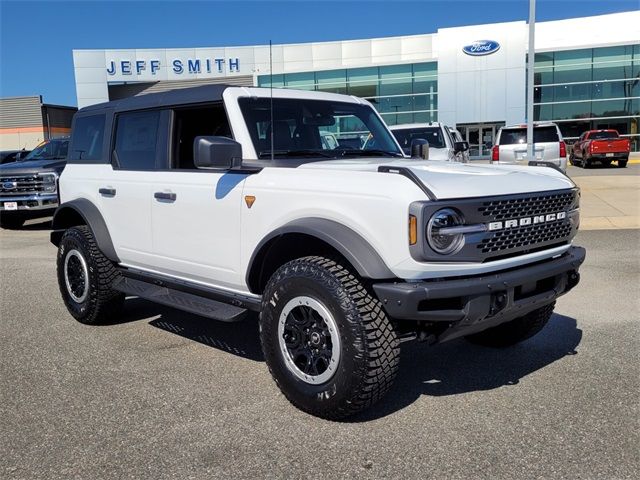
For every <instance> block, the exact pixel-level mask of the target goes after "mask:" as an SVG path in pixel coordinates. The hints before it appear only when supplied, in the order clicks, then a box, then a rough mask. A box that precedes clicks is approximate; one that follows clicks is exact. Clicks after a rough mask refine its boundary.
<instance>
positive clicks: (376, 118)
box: [225, 89, 404, 167]
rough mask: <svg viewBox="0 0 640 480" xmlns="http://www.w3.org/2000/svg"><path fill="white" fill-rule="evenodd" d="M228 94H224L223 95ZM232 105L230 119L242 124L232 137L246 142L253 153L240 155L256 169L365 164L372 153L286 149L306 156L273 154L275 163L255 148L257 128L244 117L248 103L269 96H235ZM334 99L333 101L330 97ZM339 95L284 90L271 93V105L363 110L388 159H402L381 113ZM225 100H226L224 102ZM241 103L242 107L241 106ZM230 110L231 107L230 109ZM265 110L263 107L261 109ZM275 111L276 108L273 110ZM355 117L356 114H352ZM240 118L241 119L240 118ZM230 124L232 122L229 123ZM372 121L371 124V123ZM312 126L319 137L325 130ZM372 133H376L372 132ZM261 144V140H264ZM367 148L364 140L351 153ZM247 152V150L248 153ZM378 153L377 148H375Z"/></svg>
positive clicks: (266, 98)
mask: <svg viewBox="0 0 640 480" xmlns="http://www.w3.org/2000/svg"><path fill="white" fill-rule="evenodd" d="M251 90H260V93H263V91H264V90H267V91H268V89H251ZM225 93H227V92H225ZM234 97H236V98H234V99H233V100H235V101H233V102H231V103H228V104H227V105H228V107H227V113H228V114H229V116H230V118H233V117H235V116H236V115H237V117H235V118H237V119H238V120H240V119H241V124H242V127H243V128H242V130H241V131H238V130H240V129H238V128H237V127H236V129H234V132H233V133H234V138H237V139H238V140H240V141H241V142H242V143H244V142H245V141H246V142H247V143H248V144H250V145H251V147H253V148H252V150H253V151H251V150H249V149H246V148H245V151H244V152H243V160H245V161H246V162H245V163H247V164H248V165H256V166H260V167H268V166H273V167H288V166H291V167H295V166H297V165H301V164H304V163H311V162H318V161H325V162H326V161H333V160H344V159H349V160H354V161H357V160H359V159H361V160H363V161H366V160H370V159H371V157H372V154H366V153H365V154H362V153H354V154H350V153H349V150H348V149H347V151H346V152H345V150H344V149H335V150H332V149H325V148H319V149H316V150H317V151H318V155H317V156H316V155H313V152H312V151H311V150H312V149H304V148H303V149H300V148H289V149H287V150H291V151H296V150H301V151H304V152H305V153H304V154H303V155H301V156H300V157H297V156H295V155H291V156H290V155H276V156H274V160H273V161H272V160H271V158H269V156H266V155H264V154H265V152H266V151H269V152H270V148H269V146H268V145H267V148H261V145H257V144H256V142H255V140H256V139H257V137H256V131H255V130H256V127H255V126H252V119H251V118H249V116H248V115H247V108H249V109H250V108H251V107H250V106H249V107H247V103H248V102H249V101H252V100H253V101H260V102H263V103H264V102H270V97H269V96H267V95H264V94H262V95H246V94H245V95H237V96H236V95H234ZM323 97H329V98H323ZM332 97H335V98H332ZM341 97H342V96H341V95H335V94H324V93H322V94H317V97H316V94H315V92H314V93H313V94H311V95H310V94H309V92H303V91H300V92H298V91H291V90H290V91H287V90H280V89H278V90H274V91H273V100H274V102H282V101H291V102H318V103H328V104H342V105H344V108H345V110H349V109H354V110H357V109H366V110H367V113H370V115H368V116H367V120H366V121H365V120H363V119H362V118H360V117H358V118H360V120H361V121H362V122H363V123H364V124H365V125H366V127H367V130H368V131H369V132H371V131H372V130H376V131H377V132H378V134H381V135H384V136H386V138H387V145H386V146H387V147H389V148H388V150H387V151H388V156H389V158H391V157H397V158H404V153H403V151H402V149H401V148H400V145H399V144H398V143H397V141H396V139H395V137H394V136H393V134H392V133H391V132H390V131H389V128H388V126H387V125H386V123H385V122H384V120H383V119H382V117H381V116H380V114H379V113H378V112H377V110H376V109H375V108H374V107H373V106H372V105H371V104H370V103H369V102H366V101H358V102H354V101H349V99H348V98H347V99H345V98H341ZM225 100H228V99H225ZM243 104H244V105H243ZM229 107H230V108H229ZM262 107H263V109H264V106H262ZM276 109H277V107H276ZM334 112H335V109H331V115H334ZM355 116H356V117H357V115H355ZM240 117H241V118H240ZM275 121H278V120H277V119H274V122H275ZM232 122H233V120H232ZM372 122H373V124H372ZM297 125H298V126H300V124H299V123H298V124H297ZM311 126H312V127H314V126H315V127H317V128H318V130H319V131H320V132H319V133H320V134H321V135H322V134H323V133H326V132H324V130H325V127H324V126H323V125H311ZM252 129H253V133H252ZM328 133H332V132H328ZM374 133H375V132H374ZM263 141H264V139H263ZM366 145H367V141H366V140H365V141H363V142H362V145H361V146H360V148H359V149H354V150H353V152H366V151H367V150H372V148H371V147H370V148H365V149H363V147H365V146H366ZM275 147H276V148H274V150H276V151H278V150H281V151H282V150H283V149H279V148H277V147H278V146H277V145H276V146H275ZM247 150H249V151H247ZM374 150H377V149H374ZM331 152H334V153H335V155H328V154H330V153H331ZM260 153H262V154H263V156H262V158H260ZM380 156H381V157H384V156H385V154H384V153H382V154H380Z"/></svg>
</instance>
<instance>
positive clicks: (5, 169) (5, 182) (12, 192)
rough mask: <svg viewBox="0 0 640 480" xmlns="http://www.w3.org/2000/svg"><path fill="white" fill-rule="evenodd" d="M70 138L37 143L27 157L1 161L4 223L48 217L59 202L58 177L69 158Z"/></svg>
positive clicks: (10, 224) (0, 223)
mask: <svg viewBox="0 0 640 480" xmlns="http://www.w3.org/2000/svg"><path fill="white" fill-rule="evenodd" d="M68 149H69V138H67V137H64V138H56V139H52V140H49V141H47V142H45V143H43V144H41V145H39V146H38V147H36V148H35V149H34V150H33V151H32V152H31V153H29V155H27V156H26V157H25V158H24V159H22V160H19V161H17V162H11V163H4V164H2V165H0V226H1V227H2V228H19V227H21V226H22V224H24V222H25V220H28V219H30V218H39V217H46V216H48V215H51V214H53V212H54V211H55V209H56V207H57V206H58V177H59V176H60V173H62V170H63V169H64V166H65V164H66V159H67V151H68Z"/></svg>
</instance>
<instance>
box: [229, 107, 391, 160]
mask: <svg viewBox="0 0 640 480" xmlns="http://www.w3.org/2000/svg"><path fill="white" fill-rule="evenodd" d="M238 102H239V104H240V109H241V110H242V114H243V116H244V118H245V121H246V123H247V128H248V129H249V134H250V135H251V140H252V142H253V145H254V147H255V149H256V153H257V155H258V158H261V159H268V158H269V157H270V156H271V136H272V134H273V150H274V157H279V158H282V157H320V158H341V157H347V156H367V155H387V156H389V155H390V156H402V153H401V152H400V150H398V146H397V145H396V143H395V142H394V141H393V137H392V136H391V134H390V133H389V131H388V130H387V127H386V126H385V124H384V123H383V122H382V120H380V118H379V117H378V116H377V115H376V113H375V111H374V110H373V108H371V107H370V106H368V105H362V104H357V103H346V102H332V101H327V100H308V99H290V98H274V99H273V127H272V122H271V118H272V113H271V108H270V105H271V99H269V98H255V97H250V98H240V99H239V100H238Z"/></svg>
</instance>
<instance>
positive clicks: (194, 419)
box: [0, 165, 640, 479]
mask: <svg viewBox="0 0 640 480" xmlns="http://www.w3.org/2000/svg"><path fill="white" fill-rule="evenodd" d="M637 167H638V166H631V165H630V166H629V168H627V169H625V172H622V173H618V175H622V174H624V175H625V176H629V175H632V176H633V175H637V174H638V171H637ZM610 171H611V172H614V173H607V174H608V175H616V173H615V171H618V172H620V170H616V169H610ZM587 172H589V171H588V170H587ZM570 173H571V172H570ZM578 175H579V174H576V176H578ZM632 201H633V199H632ZM583 208H584V207H583ZM48 235H49V233H48V223H46V222H37V221H36V222H30V223H29V224H28V225H27V226H26V227H25V228H24V229H23V230H16V231H4V230H3V231H0V267H1V276H0V279H1V284H0V303H1V308H0V338H2V354H1V355H0V418H1V422H2V433H1V434H0V476H1V477H2V478H9V479H14V478H24V479H32V478H46V479H51V478H125V477H126V478H141V477H147V478H180V479H183V478H214V477H215V478H219V477H233V478H276V477H277V478H282V477H287V478H289V477H293V478H300V477H310V476H314V477H321V476H322V477H324V476H331V477H335V478H340V477H364V478H386V477H391V478H417V477H420V478H427V477H429V478H445V477H446V478H465V479H466V478H616V479H618V478H637V475H638V471H639V470H640V454H639V453H638V452H640V434H639V432H640V411H639V410H640V408H639V407H640V404H639V399H640V362H639V360H640V357H639V356H638V351H639V350H638V347H639V346H640V328H639V320H638V319H639V313H640V295H639V294H640V289H639V287H638V284H639V283H638V280H639V278H640V261H639V258H640V257H639V253H638V252H639V247H640V230H637V229H615V230H614V229H608V230H587V231H581V232H580V233H579V234H578V237H577V239H576V243H577V244H580V245H583V246H585V247H586V248H587V260H586V262H585V264H584V265H583V267H582V270H581V273H582V283H581V284H580V285H579V287H578V288H577V289H576V290H574V291H573V292H572V293H571V294H569V295H568V296H566V297H563V298H561V299H560V300H559V302H558V305H557V307H556V313H555V315H554V316H553V317H552V320H551V322H550V324H549V325H548V326H547V327H546V328H545V329H544V330H543V332H541V333H540V334H538V335H537V336H535V337H534V338H532V339H530V340H528V341H526V342H524V343H522V344H521V345H518V346H516V347H512V348H509V349H506V350H492V349H487V348H481V347H476V346H472V345H470V344H468V343H466V342H465V341H464V340H456V341H452V342H450V343H447V344H443V345H439V346H435V347H424V346H422V345H420V344H414V343H408V344H404V345H403V347H404V348H403V353H402V363H401V371H400V374H399V377H398V379H397V381H396V384H395V387H394V389H393V391H392V392H391V394H390V395H389V396H388V397H386V398H385V399H384V400H383V401H382V402H381V403H380V404H378V406H377V407H375V408H374V409H372V410H370V411H369V412H366V413H365V414H363V415H361V416H359V417H356V418H354V419H353V420H352V421H351V422H349V423H335V422H328V421H323V420H319V419H317V418H314V417H310V416H308V415H306V414H304V413H301V412H300V411H298V410H296V409H295V408H293V407H292V406H291V405H289V404H288V403H287V401H286V400H285V399H284V397H282V396H281V395H280V393H279V391H278V390H277V388H276V386H275V384H274V383H273V382H272V380H271V378H270V376H269V373H268V371H267V368H266V366H265V364H264V362H263V359H262V354H261V352H260V348H259V342H258V336H257V324H256V319H255V318H249V319H247V320H245V321H244V322H243V323H240V324H233V325H227V324H221V323H216V322H213V321H209V320H206V319H202V318H200V317H196V316H193V315H189V314H185V313H181V312H178V311H176V310H173V309H170V308H164V307H160V306H157V305H154V304H151V303H148V302H145V301H142V300H137V299H130V300H128V301H127V307H126V313H125V315H124V316H123V317H122V318H121V319H119V321H118V322H117V323H114V324H112V325H105V326H100V327H88V326H84V325H81V324H79V323H77V322H75V321H74V320H73V319H72V318H71V316H70V315H69V314H68V313H67V312H66V310H65V308H64V306H63V304H62V302H61V300H60V298H59V293H58V287H57V283H56V277H55V264H54V259H55V248H54V247H53V246H52V245H50V244H49V243H48Z"/></svg>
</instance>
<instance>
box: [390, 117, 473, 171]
mask: <svg viewBox="0 0 640 480" xmlns="http://www.w3.org/2000/svg"><path fill="white" fill-rule="evenodd" d="M389 129H390V130H391V133H393V136H394V137H396V140H398V143H399V144H400V146H401V147H402V150H403V151H404V153H405V155H410V152H411V143H412V142H413V140H416V139H424V140H426V141H428V142H429V160H444V161H447V162H465V161H468V160H469V144H468V143H467V142H463V141H462V137H460V140H459V141H458V140H456V138H455V136H454V134H453V133H452V131H451V129H450V128H449V127H447V126H446V125H445V124H444V123H440V122H430V123H408V124H404V125H392V126H390V127H389ZM458 135H460V134H459V133H458ZM465 153H466V156H465Z"/></svg>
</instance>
